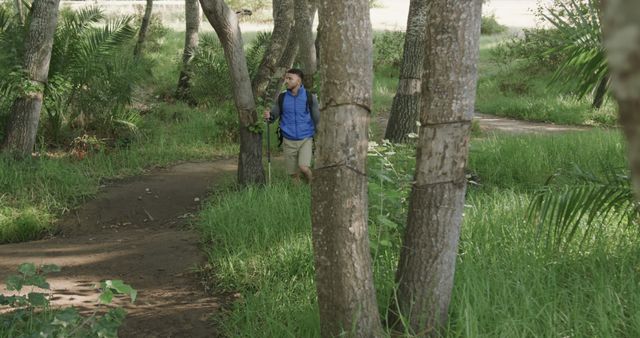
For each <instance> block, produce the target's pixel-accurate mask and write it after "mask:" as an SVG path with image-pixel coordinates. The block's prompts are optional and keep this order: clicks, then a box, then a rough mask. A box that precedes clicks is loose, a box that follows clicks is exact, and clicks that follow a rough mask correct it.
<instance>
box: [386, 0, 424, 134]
mask: <svg viewBox="0 0 640 338" xmlns="http://www.w3.org/2000/svg"><path fill="white" fill-rule="evenodd" d="M427 1H428V0H411V2H410V4H409V17H408V19H407V33H406V35H405V38H404V51H403V55H402V65H401V66H400V81H399V82H398V90H397V91H396V96H395V97H394V98H393V104H392V105H391V113H390V116H389V122H388V123H387V129H386V131H385V134H384V138H385V139H388V140H390V141H392V142H406V141H407V139H408V137H407V135H408V134H409V133H415V132H416V131H417V129H418V127H417V126H416V121H418V115H419V111H420V91H421V88H420V87H421V86H422V64H423V60H424V52H425V50H424V48H425V46H424V44H425V37H426V35H425V30H426V24H427Z"/></svg>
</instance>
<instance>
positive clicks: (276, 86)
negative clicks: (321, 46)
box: [264, 27, 298, 101]
mask: <svg viewBox="0 0 640 338" xmlns="http://www.w3.org/2000/svg"><path fill="white" fill-rule="evenodd" d="M297 54H298V39H297V36H296V31H295V27H292V30H291V32H290V33H289V38H288V39H287V45H286V47H285V48H284V52H283V54H282V56H281V57H280V59H279V60H278V62H277V63H276V68H275V70H274V72H273V75H272V76H271V79H270V80H269V85H268V86H267V91H266V92H265V94H264V96H265V97H266V98H267V99H269V100H271V101H274V100H275V99H276V97H277V96H278V94H279V93H280V89H281V88H282V84H283V83H284V73H285V72H286V71H287V69H289V68H291V67H292V66H293V61H294V60H295V59H296V55H297Z"/></svg>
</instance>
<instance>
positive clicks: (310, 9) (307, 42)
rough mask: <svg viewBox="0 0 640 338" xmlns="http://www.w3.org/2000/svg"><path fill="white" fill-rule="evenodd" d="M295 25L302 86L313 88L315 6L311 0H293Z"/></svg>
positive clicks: (315, 68)
mask: <svg viewBox="0 0 640 338" xmlns="http://www.w3.org/2000/svg"><path fill="white" fill-rule="evenodd" d="M294 3H295V27H296V30H295V31H296V36H297V37H298V46H299V48H300V49H299V51H298V53H299V55H298V57H299V60H300V64H301V68H302V71H303V72H304V82H303V83H304V86H305V88H307V89H308V90H313V76H314V75H315V73H316V71H317V68H318V66H317V62H316V45H315V40H314V38H313V18H314V16H315V11H316V8H315V6H314V5H313V3H312V2H311V1H308V0H294Z"/></svg>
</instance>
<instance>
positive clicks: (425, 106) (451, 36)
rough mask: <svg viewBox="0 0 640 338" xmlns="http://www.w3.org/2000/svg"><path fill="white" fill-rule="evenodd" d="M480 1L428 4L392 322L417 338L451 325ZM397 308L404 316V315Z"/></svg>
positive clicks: (436, 0)
mask: <svg viewBox="0 0 640 338" xmlns="http://www.w3.org/2000/svg"><path fill="white" fill-rule="evenodd" d="M481 4H482V1H481V0H458V1H451V0H429V3H428V6H429V7H428V10H427V22H428V25H427V37H426V47H425V54H424V55H425V63H424V76H423V83H422V93H423V97H422V106H421V107H422V110H421V115H420V122H421V127H420V131H419V140H418V148H417V159H416V172H415V176H414V181H415V183H414V185H413V188H412V191H411V195H410V203H409V211H408V217H407V229H406V232H405V235H404V241H403V245H402V251H401V254H400V261H399V263H398V271H397V273H396V282H397V284H398V291H397V299H396V300H397V303H395V304H393V302H392V306H391V308H390V312H391V314H390V323H391V325H396V326H398V325H399V323H398V321H397V318H398V317H399V315H402V317H403V318H405V319H406V321H407V322H408V324H409V326H410V330H411V331H412V332H413V333H414V334H417V335H419V336H439V335H440V334H441V331H440V330H441V329H442V328H443V327H444V326H445V325H446V323H447V318H448V311H449V302H450V300H451V290H452V287H453V275H454V271H455V263H456V253H457V244H458V237H459V232H460V224H461V222H462V211H463V206H464V194H465V187H466V181H465V176H464V168H465V166H466V161H467V154H468V146H469V136H470V129H471V119H472V116H473V107H474V101H475V93H476V81H477V60H478V54H479V48H478V46H479V38H480V18H481ZM397 309H399V310H400V311H399V312H400V313H398V311H397Z"/></svg>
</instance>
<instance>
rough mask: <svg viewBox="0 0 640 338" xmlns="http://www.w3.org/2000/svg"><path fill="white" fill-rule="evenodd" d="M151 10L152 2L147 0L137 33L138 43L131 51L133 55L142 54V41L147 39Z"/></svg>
mask: <svg viewBox="0 0 640 338" xmlns="http://www.w3.org/2000/svg"><path fill="white" fill-rule="evenodd" d="M152 8H153V0H147V5H146V6H145V8H144V16H143V17H142V23H140V31H139V32H138V42H137V43H136V47H135V49H134V50H133V55H135V56H139V55H140V54H141V53H142V47H143V45H144V41H145V39H146V38H147V31H148V30H149V22H150V21H151V10H152Z"/></svg>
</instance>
